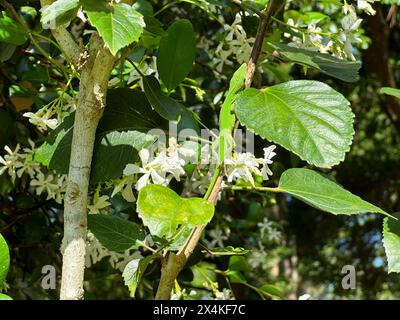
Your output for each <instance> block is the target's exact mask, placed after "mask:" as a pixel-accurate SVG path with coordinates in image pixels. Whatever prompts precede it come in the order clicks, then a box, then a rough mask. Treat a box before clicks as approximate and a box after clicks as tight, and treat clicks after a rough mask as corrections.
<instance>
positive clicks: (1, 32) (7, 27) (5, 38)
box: [0, 13, 28, 46]
mask: <svg viewBox="0 0 400 320" xmlns="http://www.w3.org/2000/svg"><path fill="white" fill-rule="evenodd" d="M27 39H28V34H27V33H26V31H25V29H24V28H22V27H21V26H20V25H19V24H18V23H17V22H16V21H14V20H13V19H11V18H9V17H7V16H6V15H5V14H4V13H0V42H5V43H9V44H14V45H16V46H19V45H21V44H24V42H25V41H26V40H27Z"/></svg>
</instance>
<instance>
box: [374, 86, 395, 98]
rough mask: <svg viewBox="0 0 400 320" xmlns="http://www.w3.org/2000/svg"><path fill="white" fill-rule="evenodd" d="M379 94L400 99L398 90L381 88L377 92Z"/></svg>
mask: <svg viewBox="0 0 400 320" xmlns="http://www.w3.org/2000/svg"><path fill="white" fill-rule="evenodd" d="M379 93H384V94H388V95H390V96H393V97H396V98H399V99H400V89H396V88H390V87H383V88H381V89H380V90H379Z"/></svg>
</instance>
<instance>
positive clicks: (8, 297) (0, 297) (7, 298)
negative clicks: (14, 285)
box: [0, 293, 12, 300]
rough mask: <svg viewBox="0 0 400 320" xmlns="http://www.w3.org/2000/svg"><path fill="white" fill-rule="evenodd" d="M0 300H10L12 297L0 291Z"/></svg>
mask: <svg viewBox="0 0 400 320" xmlns="http://www.w3.org/2000/svg"><path fill="white" fill-rule="evenodd" d="M0 300H12V298H11V297H10V296H8V295H6V294H4V293H0Z"/></svg>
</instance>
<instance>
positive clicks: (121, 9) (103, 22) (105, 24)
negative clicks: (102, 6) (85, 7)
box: [86, 3, 145, 55]
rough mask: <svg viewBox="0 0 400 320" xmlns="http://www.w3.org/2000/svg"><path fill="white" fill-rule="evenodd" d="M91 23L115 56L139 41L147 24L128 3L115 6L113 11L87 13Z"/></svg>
mask: <svg viewBox="0 0 400 320" xmlns="http://www.w3.org/2000/svg"><path fill="white" fill-rule="evenodd" d="M86 13H87V15H88V18H89V22H90V24H91V25H92V26H94V27H95V28H96V29H97V31H98V32H99V34H100V36H101V37H102V38H103V40H104V42H105V43H106V45H107V46H108V48H109V49H110V51H111V53H112V54H113V55H116V54H117V52H118V50H120V49H122V48H124V47H126V46H128V45H130V44H131V43H133V42H135V41H138V40H139V37H140V35H141V34H142V32H143V28H144V27H145V23H144V20H143V16H142V15H141V14H140V13H139V12H137V11H136V10H135V9H133V8H132V6H130V5H127V4H126V3H117V4H115V5H113V10H112V11H87V12H86Z"/></svg>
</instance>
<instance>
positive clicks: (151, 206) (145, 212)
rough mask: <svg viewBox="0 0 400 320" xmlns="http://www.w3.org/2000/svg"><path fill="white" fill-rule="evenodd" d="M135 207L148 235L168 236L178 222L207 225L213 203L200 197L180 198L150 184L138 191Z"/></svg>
mask: <svg viewBox="0 0 400 320" xmlns="http://www.w3.org/2000/svg"><path fill="white" fill-rule="evenodd" d="M137 210H138V212H139V217H140V218H142V220H143V224H144V225H145V226H147V227H148V228H149V229H150V233H151V234H152V235H156V236H159V237H163V236H167V237H170V236H172V235H173V234H174V233H175V231H176V229H177V228H178V226H179V225H183V226H187V227H197V226H201V225H204V224H207V223H208V222H209V221H210V220H211V218H212V216H213V214H214V206H213V205H212V204H211V203H209V202H207V201H206V200H204V199H201V198H181V197H180V196H178V195H177V194H176V193H175V192H174V191H173V190H171V189H169V188H167V187H164V186H160V185H156V184H150V185H147V186H145V187H144V188H142V189H141V190H140V192H139V197H138V201H137Z"/></svg>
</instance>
